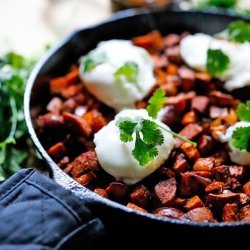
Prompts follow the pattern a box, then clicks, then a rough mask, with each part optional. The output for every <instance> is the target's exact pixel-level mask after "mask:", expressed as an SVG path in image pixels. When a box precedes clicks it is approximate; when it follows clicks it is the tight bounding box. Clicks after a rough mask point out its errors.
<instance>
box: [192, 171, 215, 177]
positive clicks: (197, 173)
mask: <svg viewBox="0 0 250 250" xmlns="http://www.w3.org/2000/svg"><path fill="white" fill-rule="evenodd" d="M195 174H196V175H199V176H201V177H204V178H207V179H211V176H212V174H211V171H195Z"/></svg>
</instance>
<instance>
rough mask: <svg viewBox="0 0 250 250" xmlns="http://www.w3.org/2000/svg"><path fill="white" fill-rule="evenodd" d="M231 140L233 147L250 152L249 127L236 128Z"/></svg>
mask: <svg viewBox="0 0 250 250" xmlns="http://www.w3.org/2000/svg"><path fill="white" fill-rule="evenodd" d="M232 138H233V146H234V147H236V148H238V149H240V150H247V151H250V126H249V127H239V128H236V129H235V130H234V132H233V136H232Z"/></svg>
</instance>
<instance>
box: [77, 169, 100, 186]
mask: <svg viewBox="0 0 250 250" xmlns="http://www.w3.org/2000/svg"><path fill="white" fill-rule="evenodd" d="M95 179H96V175H95V174H94V173H93V172H92V171H89V172H88V173H86V174H83V175H81V176H80V177H78V178H76V179H75V180H76V181H77V182H78V183H79V184H81V185H83V186H87V185H89V184H90V183H91V182H92V181H94V180H95Z"/></svg>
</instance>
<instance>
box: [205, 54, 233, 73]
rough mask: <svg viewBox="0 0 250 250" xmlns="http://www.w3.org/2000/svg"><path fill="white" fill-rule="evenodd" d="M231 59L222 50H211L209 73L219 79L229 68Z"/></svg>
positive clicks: (208, 56)
mask: <svg viewBox="0 0 250 250" xmlns="http://www.w3.org/2000/svg"><path fill="white" fill-rule="evenodd" d="M229 64H230V59H229V57H228V56H227V55H225V54H224V53H223V52H222V51H221V50H219V49H216V50H212V49H209V50H208V52H207V71H208V73H209V74H210V75H211V76H213V77H219V76H220V75H221V74H223V73H224V72H225V71H226V70H227V69H228V67H229Z"/></svg>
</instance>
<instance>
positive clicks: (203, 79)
mask: <svg viewBox="0 0 250 250" xmlns="http://www.w3.org/2000/svg"><path fill="white" fill-rule="evenodd" d="M195 78H196V81H197V82H198V83H203V84H206V85H207V84H209V83H210V82H211V80H212V77H211V76H210V75H209V74H208V73H206V72H196V73H195Z"/></svg>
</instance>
